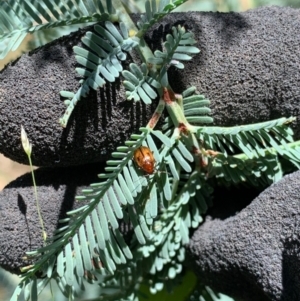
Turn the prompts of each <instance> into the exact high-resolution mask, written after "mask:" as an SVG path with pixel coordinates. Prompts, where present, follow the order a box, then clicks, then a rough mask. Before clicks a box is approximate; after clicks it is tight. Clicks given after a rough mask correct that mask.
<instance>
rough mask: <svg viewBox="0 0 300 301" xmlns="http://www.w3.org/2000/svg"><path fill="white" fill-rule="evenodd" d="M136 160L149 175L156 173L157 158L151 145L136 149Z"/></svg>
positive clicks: (134, 155)
mask: <svg viewBox="0 0 300 301" xmlns="http://www.w3.org/2000/svg"><path fill="white" fill-rule="evenodd" d="M133 159H134V162H135V163H136V164H137V166H138V167H139V168H141V169H142V170H143V171H144V172H146V173H147V174H149V175H152V174H153V173H154V165H155V159H154V156H153V153H152V151H151V150H150V148H149V147H146V146H140V147H139V148H137V149H136V150H135V151H134V154H133Z"/></svg>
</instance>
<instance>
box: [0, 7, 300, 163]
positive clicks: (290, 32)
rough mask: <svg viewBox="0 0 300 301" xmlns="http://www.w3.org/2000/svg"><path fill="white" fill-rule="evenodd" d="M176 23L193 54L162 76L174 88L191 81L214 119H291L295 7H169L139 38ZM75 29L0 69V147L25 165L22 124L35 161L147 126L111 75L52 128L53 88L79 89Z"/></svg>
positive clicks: (111, 142)
mask: <svg viewBox="0 0 300 301" xmlns="http://www.w3.org/2000/svg"><path fill="white" fill-rule="evenodd" d="M178 24H181V25H184V26H185V27H186V28H187V29H188V30H191V31H192V32H194V33H195V38H196V40H197V41H198V47H199V48H200V49H201V53H200V54H198V55H196V56H195V57H194V58H193V59H192V60H191V61H190V62H188V63H186V68H185V69H184V70H183V71H178V70H175V69H173V68H172V69H171V70H170V82H171V84H172V86H173V87H174V89H175V90H176V92H182V90H183V89H184V88H186V87H188V86H190V85H195V86H196V87H197V88H198V90H199V92H201V93H203V94H205V95H206V96H207V97H209V98H210V99H211V102H212V104H211V108H212V116H213V117H214V120H215V124H218V125H235V124H243V123H253V122H258V121H265V120H269V119H274V118H278V117H281V116H286V117H289V116H291V115H294V116H296V117H299V116H300V113H299V100H300V92H299V91H300V88H299V87H300V56H299V53H300V35H299V31H300V13H299V10H296V9H291V8H279V7H271V8H261V9H257V10H252V11H248V12H244V13H196V12H194V13H179V14H171V15H169V16H167V17H166V18H165V19H163V21H162V22H160V23H158V24H156V25H155V26H154V28H153V30H152V31H150V32H149V34H148V35H147V42H148V43H149V44H150V46H151V47H152V48H154V49H157V48H161V41H162V38H163V36H164V35H165V34H167V33H169V32H170V29H171V27H172V26H173V25H178ZM82 35H83V33H82V31H80V32H78V33H75V34H72V35H71V36H68V37H64V38H62V39H59V40H57V41H55V42H54V43H52V44H50V45H48V46H46V47H43V48H41V49H38V50H36V51H34V52H33V53H31V54H28V55H23V56H22V57H21V58H20V59H19V60H18V61H17V62H15V63H13V64H10V65H8V66H7V67H6V69H5V70H4V71H2V72H1V73H0V87H1V89H0V99H1V101H0V128H1V132H0V152H2V153H3V154H5V155H6V156H8V157H9V158H11V159H13V160H15V161H18V162H21V163H27V158H26V156H25V154H24V152H23V151H22V150H21V145H20V140H19V136H20V126H21V124H22V125H23V126H24V127H25V130H26V131H27V133H28V137H29V139H30V140H31V141H32V143H33V162H34V164H35V165H37V166H67V165H76V164H84V163H91V162H96V161H101V160H102V161H103V160H104V159H107V158H108V157H109V154H110V153H111V151H113V150H114V149H115V147H116V146H117V145H122V144H123V143H124V141H125V140H126V139H127V138H128V137H129V136H130V134H131V133H133V132H137V131H138V128H139V127H140V126H143V125H145V124H146V120H147V116H148V117H149V114H150V112H149V111H151V110H150V108H149V111H148V113H147V111H146V109H145V107H144V106H143V105H137V106H133V105H131V104H130V103H128V102H127V101H126V100H125V97H124V89H123V88H122V85H121V84H120V82H116V83H114V84H113V85H107V86H106V87H105V88H104V89H101V90H100V91H97V92H92V93H91V94H90V95H89V97H87V99H83V100H81V101H80V102H79V103H78V105H77V108H76V110H75V112H74V114H73V116H72V118H71V120H70V123H69V125H68V127H67V128H66V129H62V128H61V127H60V126H59V124H58V119H59V117H60V116H61V115H62V114H63V112H64V109H65V107H64V104H63V101H62V99H60V97H59V91H60V90H69V91H76V89H77V88H78V79H77V78H76V73H75V70H74V69H75V65H76V63H75V59H74V56H73V52H72V46H73V45H78V44H79V39H80V37H82ZM130 61H131V59H129V61H128V62H127V63H129V62H130ZM298 120H299V119H298ZM298 122H299V121H297V122H295V124H294V129H295V130H296V137H297V138H299V137H300V130H299V129H298V128H299V127H298Z"/></svg>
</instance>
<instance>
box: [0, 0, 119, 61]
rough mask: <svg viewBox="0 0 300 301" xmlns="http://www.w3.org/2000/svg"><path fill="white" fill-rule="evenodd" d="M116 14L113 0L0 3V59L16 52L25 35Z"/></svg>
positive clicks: (33, 0) (102, 19) (6, 0)
mask: <svg viewBox="0 0 300 301" xmlns="http://www.w3.org/2000/svg"><path fill="white" fill-rule="evenodd" d="M114 13H115V10H114V8H113V6H112V1H110V0H108V1H106V3H105V5H103V4H102V1H92V0H88V1H82V0H59V1H50V0H43V1H40V0H30V1H26V0H4V1H1V2H0V45H1V47H0V49H2V51H1V53H0V59H3V58H4V57H5V56H6V55H7V54H8V52H9V51H15V50H16V49H17V48H18V47H19V46H20V44H21V43H22V42H23V41H24V39H25V37H26V36H27V34H28V33H33V32H38V31H40V32H42V31H44V30H47V29H50V28H61V27H63V26H70V25H73V24H82V23H90V22H92V23H95V22H99V21H104V20H108V19H109V18H111V17H112V16H113V15H114Z"/></svg>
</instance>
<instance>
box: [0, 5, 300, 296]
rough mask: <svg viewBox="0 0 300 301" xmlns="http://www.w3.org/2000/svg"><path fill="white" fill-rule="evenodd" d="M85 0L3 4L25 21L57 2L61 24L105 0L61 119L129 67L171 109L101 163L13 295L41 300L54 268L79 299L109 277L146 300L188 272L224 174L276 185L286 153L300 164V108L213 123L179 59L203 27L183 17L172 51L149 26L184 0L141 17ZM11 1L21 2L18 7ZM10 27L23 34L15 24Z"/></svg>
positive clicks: (188, 53) (132, 82)
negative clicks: (179, 73)
mask: <svg viewBox="0 0 300 301" xmlns="http://www.w3.org/2000/svg"><path fill="white" fill-rule="evenodd" d="M74 1H75V0H74ZM76 1H77V2H76V5H77V6H76V7H77V8H78V10H79V11H78V13H76V12H75V9H74V10H71V11H70V12H67V10H66V8H67V7H70V5H71V3H75V2H73V0H68V1H67V0H65V1H61V2H59V5H60V7H58V2H56V1H50V0H47V1H46V0H44V1H39V3H40V4H39V5H38V6H37V7H38V8H37V9H36V10H33V9H30V8H31V4H28V3H27V1H21V0H19V1H17V4H16V6H13V2H12V1H5V3H6V4H5V5H4V6H3V7H4V9H3V11H1V14H2V15H4V14H8V13H10V15H11V16H12V15H13V13H14V12H15V11H17V9H16V7H18V6H20V7H21V8H23V7H26V9H25V10H24V11H25V12H26V14H25V12H23V15H22V14H21V15H20V16H23V17H24V18H23V19H24V22H25V23H26V22H27V21H26V20H27V19H28V18H29V19H30V20H31V22H33V20H35V18H34V17H35V16H37V15H39V14H41V15H42V12H43V10H42V8H45V7H46V6H47V7H48V6H51V9H50V8H49V11H50V12H52V15H53V16H51V17H52V18H54V17H55V16H56V14H55V12H56V11H57V10H58V9H59V10H60V12H62V13H63V12H65V14H66V18H65V19H64V21H63V20H62V19H61V17H60V18H58V17H56V19H55V20H54V21H53V20H52V19H49V20H48V19H47V18H46V17H45V16H44V17H45V18H46V20H48V21H49V24H50V25H49V26H55V24H58V23H56V22H60V23H59V24H67V22H73V21H72V20H74V19H72V18H73V17H72V18H71V17H70V16H74V18H75V19H76V18H79V19H80V18H84V20H91V19H89V18H90V17H87V16H86V15H85V13H87V14H88V13H89V12H91V11H90V9H92V10H94V8H97V9H98V10H97V12H98V14H99V18H100V19H101V18H103V19H101V20H105V21H104V22H103V23H101V24H97V25H95V27H94V31H93V32H92V31H89V32H87V33H86V34H85V36H84V37H83V38H82V44H83V46H82V47H78V46H75V47H74V54H75V58H76V60H77V63H78V65H79V66H80V67H78V68H77V69H76V71H77V72H78V74H79V75H80V76H81V77H82V79H81V86H80V88H79V89H78V91H62V92H61V95H62V96H63V97H65V98H66V100H65V103H66V106H67V110H66V113H65V114H64V116H63V117H62V118H61V120H60V122H61V125H62V126H66V125H67V122H68V119H69V117H70V114H71V113H72V110H73V109H74V107H75V105H76V103H77V102H78V101H79V100H80V99H82V98H84V97H85V96H87V94H88V92H89V91H90V89H94V90H95V89H99V88H101V87H103V85H105V84H106V83H107V82H109V83H110V82H114V81H115V80H116V78H118V77H120V76H123V78H124V79H125V80H124V82H123V83H124V87H125V89H126V97H127V99H128V100H133V101H143V102H144V103H145V104H150V103H152V102H153V101H158V106H157V109H156V111H155V113H154V116H155V118H160V117H161V116H162V111H163V109H164V108H166V109H167V112H168V113H169V116H168V117H167V118H166V119H165V121H164V124H163V126H162V128H161V129H160V130H157V129H155V124H156V123H157V120H156V119H154V117H153V118H152V119H151V121H150V122H149V124H148V125H147V126H145V127H143V128H141V129H140V132H139V133H137V134H132V135H131V138H130V139H129V140H128V141H126V142H125V144H124V146H119V147H118V148H117V149H116V151H115V152H113V153H112V154H111V156H112V159H111V160H109V161H107V166H106V168H105V172H104V173H102V174H99V182H97V183H93V184H91V185H90V186H89V188H87V189H84V190H82V193H81V195H80V196H77V197H76V199H77V201H85V205H83V206H82V207H80V208H79V209H76V210H73V211H70V212H68V218H66V219H64V220H62V221H61V223H62V224H63V225H64V226H62V227H61V228H59V229H58V230H57V231H56V233H55V234H54V236H53V237H51V238H48V240H47V242H46V244H45V246H43V247H42V248H40V249H38V250H36V251H33V252H28V253H27V256H31V257H32V258H33V259H34V260H35V263H34V265H33V266H29V267H28V268H27V271H26V272H25V273H24V274H23V275H22V281H21V282H20V284H19V286H18V287H17V289H16V290H15V293H14V295H13V296H12V298H11V301H15V300H17V299H18V296H19V295H20V293H21V292H23V294H24V297H25V300H33V301H35V300H38V295H39V293H40V292H41V291H42V289H43V288H44V287H45V286H47V285H48V284H49V282H50V280H51V279H55V281H56V282H57V284H58V286H59V288H60V289H61V291H62V292H63V294H64V295H65V296H66V297H68V298H69V300H73V299H74V296H75V295H76V290H77V289H84V286H85V281H87V282H90V283H96V284H99V285H100V286H101V287H102V288H103V290H102V295H101V296H100V297H99V298H105V297H107V298H109V299H112V300H139V293H140V292H139V289H140V286H141V285H142V284H147V285H148V287H149V288H150V291H151V292H152V293H156V292H158V291H160V290H162V289H164V288H165V287H167V288H169V289H172V288H173V287H174V285H175V284H176V281H175V280H176V279H179V278H180V277H181V275H182V271H183V262H184V260H185V246H186V244H188V242H189V237H190V236H189V234H190V233H189V232H190V230H191V229H194V228H197V227H198V226H199V225H200V223H201V222H202V219H203V215H204V214H205V212H206V210H207V208H208V207H209V206H210V205H211V204H212V197H213V188H214V181H213V180H215V181H217V182H218V183H219V184H224V185H232V184H235V185H238V184H241V183H248V184H251V185H263V186H264V187H266V186H267V185H269V184H270V183H273V182H275V181H278V180H279V179H280V178H281V177H282V176H283V174H284V173H285V170H284V169H283V167H282V166H283V165H282V162H283V161H285V162H289V163H291V164H293V165H294V166H295V168H299V164H300V146H299V143H298V142H294V140H293V133H292V130H291V129H290V128H289V125H290V123H291V122H292V121H293V120H294V119H293V118H280V119H277V120H273V121H269V122H262V123H257V124H252V125H243V126H237V127H216V126H208V125H209V124H210V123H212V121H213V118H212V117H211V116H209V114H210V112H211V111H210V109H209V104H210V101H209V100H208V99H207V98H206V97H205V96H203V95H201V94H198V93H197V91H196V88H195V87H189V88H187V89H186V90H185V91H183V93H182V95H181V96H178V95H175V94H174V93H173V92H172V89H171V87H170V83H169V80H168V76H167V71H168V68H169V67H170V66H175V67H176V68H179V69H182V68H184V62H185V61H188V60H190V59H192V56H193V55H195V54H197V53H199V50H198V48H196V47H195V44H196V41H195V39H194V36H193V34H192V33H190V32H187V31H186V30H185V28H184V27H181V26H178V27H173V28H172V31H171V32H170V34H168V35H167V36H166V41H165V43H164V44H163V50H162V51H155V52H154V54H153V55H152V56H151V55H150V56H149V51H148V50H149V49H148V50H147V49H146V48H147V46H145V41H144V40H143V34H144V33H145V32H146V30H147V29H148V28H149V27H150V26H151V25H152V24H154V23H155V22H157V21H158V20H159V19H160V18H161V17H162V16H164V15H165V14H167V13H169V12H170V11H171V10H172V9H174V8H176V7H177V6H179V5H180V4H181V3H183V2H184V1H179V0H177V1H176V0H175V1H171V2H170V1H161V4H160V5H159V6H156V1H154V0H152V1H146V13H145V15H144V16H143V17H142V18H141V20H140V21H139V22H138V28H136V27H135V26H133V25H132V23H130V21H129V16H127V17H126V14H124V10H122V9H121V7H120V5H121V4H120V2H119V1H114V2H113V3H114V8H113V7H112V1H107V2H106V6H104V5H102V4H101V2H100V1H96V0H95V1H92V0H89V1H81V0H80V1H79V0H76ZM50 4H51V5H50ZM1 5H2V4H1ZM12 7H15V9H14V10H11V11H10V10H9V9H11V8H12ZM41 7H42V8H41ZM79 8H80V9H79ZM83 8H85V10H84V9H83ZM32 11H33V12H35V13H33V12H32ZM82 11H84V13H82ZM16 15H17V16H19V14H16ZM25 15H26V18H25ZM96 15H97V14H96ZM92 16H93V18H94V17H95V15H92ZM97 16H98V15H97ZM112 16H114V17H116V18H117V20H118V21H119V25H118V26H116V25H115V24H113V21H114V20H113V18H112ZM11 18H12V19H13V17H11ZM70 18H71V19H70ZM91 18H92V17H91ZM126 18H128V19H126ZM5 20H6V19H5ZM36 22H37V21H36ZM2 23H3V24H6V21H3V22H2ZM2 23H1V21H0V29H1V32H3V29H4V27H5V26H6V27H5V28H10V27H9V25H8V24H6V25H3V24H2ZM25 23H24V24H25ZM18 24H19V23H18ZM22 24H23V23H22ZM26 24H27V23H26ZM28 24H31V23H30V22H29V23H28ZM38 24H40V23H38ZM30 26H31V27H29V25H28V26H27V27H28V28H32V30H38V29H39V28H43V26H46V25H42V24H41V25H40V27H32V25H30ZM27 27H26V28H27ZM24 28H25V27H24ZM28 28H27V29H26V30H28ZM10 29H11V28H10ZM26 30H25V29H24V30H23V31H24V32H25V31H26ZM7 32H8V31H7ZM4 37H7V39H13V38H12V37H13V35H12V33H10V35H9V34H7V33H6V36H5V34H4ZM16 37H17V34H16ZM12 45H15V44H13V42H11V45H10V46H9V47H8V48H7V49H13V46H12ZM145 47H146V48H145ZM135 48H138V50H140V53H141V55H142V56H143V55H144V57H143V61H144V63H142V64H141V65H137V64H135V63H132V64H130V65H129V70H123V65H122V62H124V61H125V60H126V58H127V53H128V52H130V51H132V50H133V49H135ZM147 53H148V54H147ZM102 101H105V100H102ZM157 116H158V117H157ZM140 146H146V147H148V148H149V149H150V150H151V151H152V152H153V156H154V159H155V172H154V173H150V174H149V175H145V173H144V171H143V170H142V169H140V168H139V167H138V166H137V164H136V163H135V162H134V152H135V150H136V149H138V148H139V147H140ZM121 224H122V225H127V226H128V227H129V228H130V230H129V235H128V233H126V236H124V233H123V232H122V230H121V229H123V227H120V225H121ZM125 237H126V238H125ZM37 275H39V277H40V276H42V277H40V278H41V279H38V278H37ZM107 287H109V288H110V289H113V293H112V292H111V291H109V290H106V288H107ZM197 292H198V293H197ZM197 292H196V291H195V292H194V293H195V294H194V295H197V294H198V296H200V297H201V298H202V299H203V300H206V301H208V300H211V299H210V298H211V296H210V295H209V293H205V292H207V289H206V288H205V287H203V286H201V283H200V284H199V286H198V287H197Z"/></svg>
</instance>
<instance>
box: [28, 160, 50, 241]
mask: <svg viewBox="0 0 300 301" xmlns="http://www.w3.org/2000/svg"><path fill="white" fill-rule="evenodd" d="M28 160H29V165H30V169H31V176H32V182H33V187H34V196H35V200H36V208H37V212H38V216H39V220H40V224H41V227H42V237H43V241H44V242H45V241H46V238H47V234H46V232H45V228H44V221H43V218H42V214H41V210H40V203H39V199H38V194H37V188H36V182H35V176H34V171H33V166H32V161H31V157H30V156H28Z"/></svg>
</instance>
